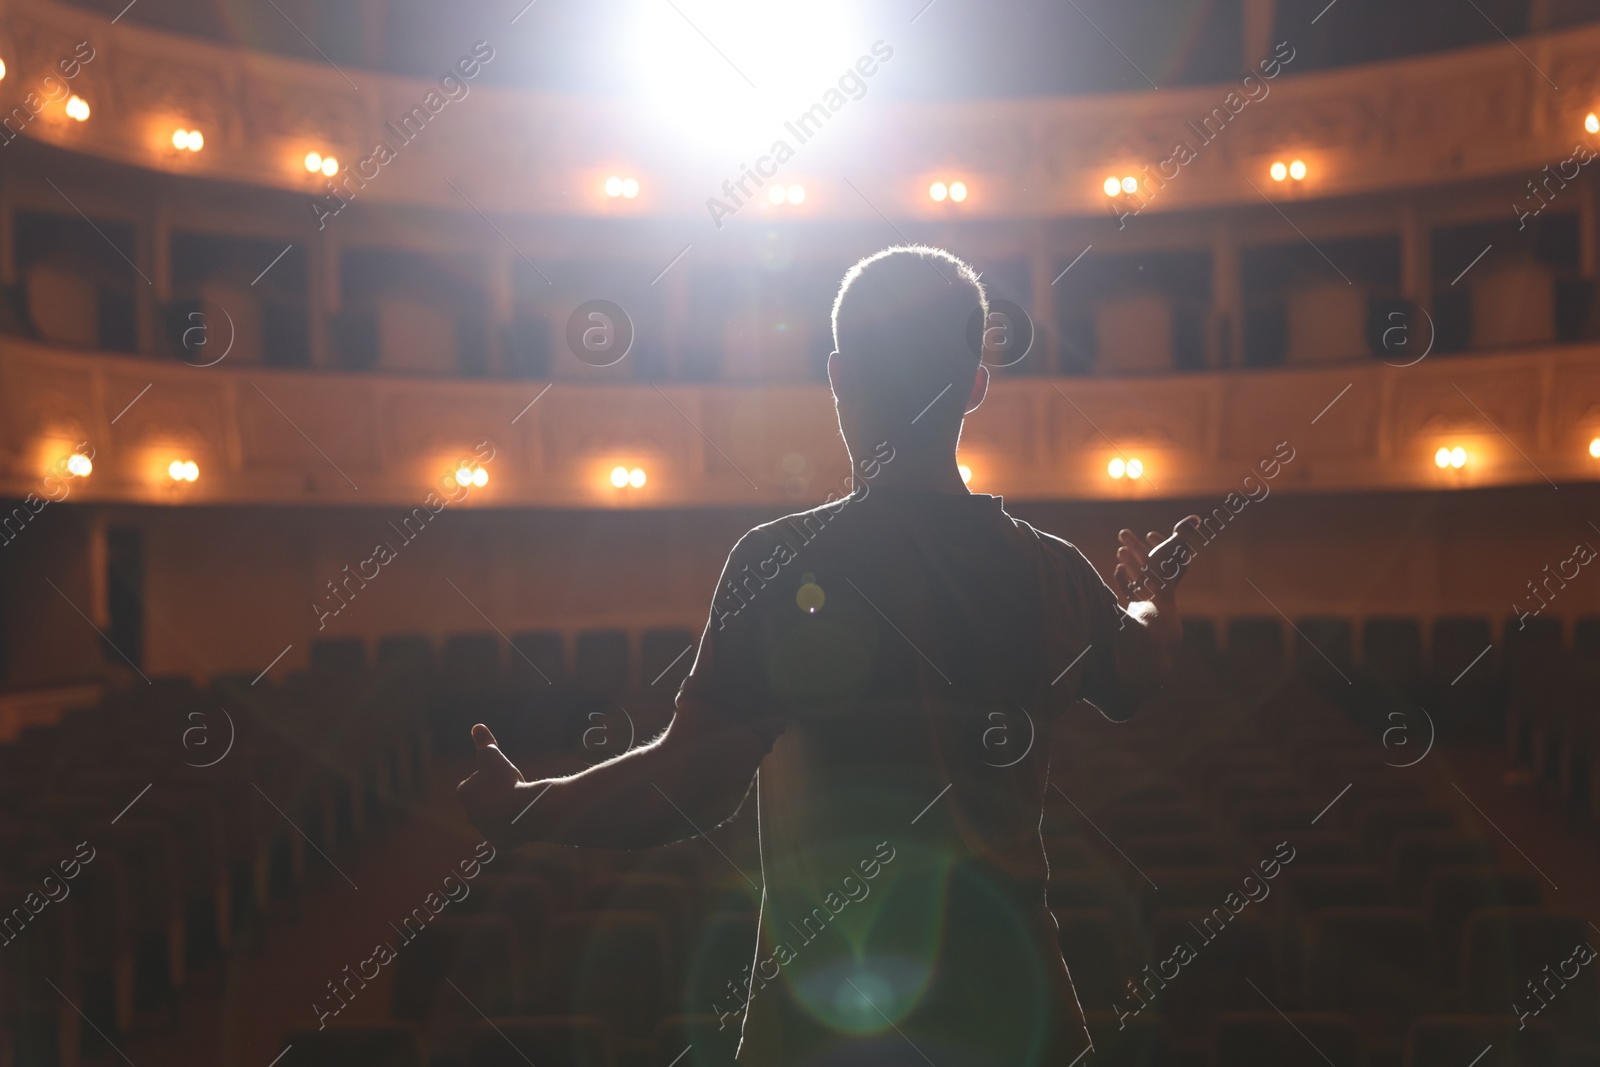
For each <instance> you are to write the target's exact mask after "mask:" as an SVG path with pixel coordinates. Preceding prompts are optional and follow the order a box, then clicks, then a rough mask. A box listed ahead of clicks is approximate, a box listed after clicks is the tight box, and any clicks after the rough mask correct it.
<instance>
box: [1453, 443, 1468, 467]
mask: <svg viewBox="0 0 1600 1067" xmlns="http://www.w3.org/2000/svg"><path fill="white" fill-rule="evenodd" d="M1466 464H1467V450H1466V449H1464V448H1462V447H1461V446H1460V445H1457V446H1456V447H1455V448H1452V449H1451V450H1450V466H1452V467H1455V468H1456V469H1457V470H1459V469H1461V468H1462V467H1464V466H1466Z"/></svg>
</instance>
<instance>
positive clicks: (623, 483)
mask: <svg viewBox="0 0 1600 1067" xmlns="http://www.w3.org/2000/svg"><path fill="white" fill-rule="evenodd" d="M644 483H645V473H644V471H643V470H641V469H639V468H638V467H634V468H633V469H632V470H629V469H628V468H627V467H612V468H611V484H612V485H614V486H616V487H617V488H618V489H627V488H629V487H632V488H634V489H643V488H644Z"/></svg>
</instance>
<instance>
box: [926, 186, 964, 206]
mask: <svg viewBox="0 0 1600 1067" xmlns="http://www.w3.org/2000/svg"><path fill="white" fill-rule="evenodd" d="M966 198H967V183H966V182H949V183H948V184H947V183H945V182H934V183H933V184H932V185H930V186H928V199H930V200H932V201H933V202H934V203H936V204H942V203H944V202H945V201H946V200H953V201H954V202H956V203H957V204H959V203H961V202H962V201H963V200H965V199H966Z"/></svg>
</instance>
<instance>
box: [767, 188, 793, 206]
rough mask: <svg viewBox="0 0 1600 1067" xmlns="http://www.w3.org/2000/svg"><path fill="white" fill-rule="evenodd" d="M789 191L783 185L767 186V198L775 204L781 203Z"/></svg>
mask: <svg viewBox="0 0 1600 1067" xmlns="http://www.w3.org/2000/svg"><path fill="white" fill-rule="evenodd" d="M788 195H789V191H788V190H787V189H785V188H784V187H783V186H781V185H772V186H768V187H767V199H768V200H770V201H771V202H772V203H774V204H781V203H783V201H784V200H785V199H786V198H787V197H788Z"/></svg>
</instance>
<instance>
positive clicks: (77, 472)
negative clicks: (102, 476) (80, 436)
mask: <svg viewBox="0 0 1600 1067" xmlns="http://www.w3.org/2000/svg"><path fill="white" fill-rule="evenodd" d="M93 470H94V461H93V460H91V459H90V458H89V457H88V456H86V455H84V454H83V453H82V452H74V453H73V454H72V455H70V456H68V457H67V473H68V474H70V475H72V476H73V477H74V478H87V477H89V475H90V473H91V472H92V471H93Z"/></svg>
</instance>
